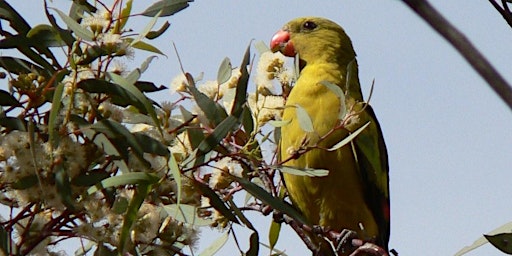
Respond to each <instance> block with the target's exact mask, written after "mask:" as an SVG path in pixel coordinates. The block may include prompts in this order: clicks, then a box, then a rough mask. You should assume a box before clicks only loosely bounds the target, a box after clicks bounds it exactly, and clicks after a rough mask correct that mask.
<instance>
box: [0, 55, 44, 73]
mask: <svg viewBox="0 0 512 256" xmlns="http://www.w3.org/2000/svg"><path fill="white" fill-rule="evenodd" d="M0 67H1V68H3V69H5V70H6V71H8V72H9V73H13V74H16V75H19V74H27V73H30V72H33V70H35V71H36V72H37V73H38V74H47V72H46V70H45V69H43V68H42V67H40V66H39V65H37V64H34V63H32V62H28V61H26V60H24V59H20V58H15V57H3V56H0Z"/></svg>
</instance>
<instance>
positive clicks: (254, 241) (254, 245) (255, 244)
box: [245, 230, 260, 256]
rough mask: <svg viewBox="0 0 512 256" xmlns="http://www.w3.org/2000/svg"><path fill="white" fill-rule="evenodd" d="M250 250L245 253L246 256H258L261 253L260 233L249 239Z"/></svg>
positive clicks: (255, 233)
mask: <svg viewBox="0 0 512 256" xmlns="http://www.w3.org/2000/svg"><path fill="white" fill-rule="evenodd" d="M249 242H250V243H249V250H248V251H247V252H246V253H245V255H246V256H258V255H259V251H260V236H259V235H258V232H256V230H254V232H253V233H252V234H251V236H250V237H249Z"/></svg>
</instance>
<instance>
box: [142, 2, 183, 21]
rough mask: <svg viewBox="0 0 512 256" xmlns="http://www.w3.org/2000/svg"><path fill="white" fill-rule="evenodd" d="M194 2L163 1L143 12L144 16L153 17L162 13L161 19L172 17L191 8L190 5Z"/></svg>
mask: <svg viewBox="0 0 512 256" xmlns="http://www.w3.org/2000/svg"><path fill="white" fill-rule="evenodd" d="M190 2H193V0H161V1H158V2H156V3H154V4H152V5H151V6H149V7H148V8H147V9H146V10H144V11H143V12H142V15H144V16H148V17H153V16H155V15H156V14H157V13H159V12H161V13H160V16H161V17H166V16H171V15H173V14H175V13H177V12H179V11H181V10H183V9H185V8H187V7H188V6H189V3H190Z"/></svg>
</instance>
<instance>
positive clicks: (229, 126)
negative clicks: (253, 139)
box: [197, 116, 238, 155]
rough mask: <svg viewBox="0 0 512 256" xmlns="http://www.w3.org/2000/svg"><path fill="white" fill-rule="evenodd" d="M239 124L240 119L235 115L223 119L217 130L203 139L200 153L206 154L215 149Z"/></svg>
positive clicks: (199, 147)
mask: <svg viewBox="0 0 512 256" xmlns="http://www.w3.org/2000/svg"><path fill="white" fill-rule="evenodd" d="M237 124H238V120H237V119H236V118H235V117H234V116H228V117H227V118H226V119H224V121H222V122H221V123H220V124H219V126H217V127H216V128H215V130H214V131H213V132H212V133H211V134H209V135H208V136H206V138H204V140H203V141H201V143H200V144H199V146H198V147H197V148H198V154H201V155H203V154H206V153H208V152H210V151H211V150H213V149H214V148H215V147H217V145H219V143H220V142H221V141H222V140H223V139H224V138H225V137H226V135H227V134H228V133H229V132H230V131H232V130H233V128H234V127H235V126H236V125H237Z"/></svg>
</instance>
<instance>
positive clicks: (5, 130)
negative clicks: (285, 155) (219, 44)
mask: <svg viewBox="0 0 512 256" xmlns="http://www.w3.org/2000/svg"><path fill="white" fill-rule="evenodd" d="M189 2H191V1H190V0H161V1H157V2H154V3H153V4H152V5H150V6H149V7H148V8H147V9H146V10H143V11H142V12H139V13H135V12H134V11H133V10H132V1H131V0H127V1H119V0H117V1H113V4H112V5H110V6H109V5H107V4H105V3H103V2H102V1H73V3H72V5H71V9H70V10H69V14H66V13H64V12H63V11H62V10H59V9H57V8H52V7H49V6H48V5H47V3H46V2H45V10H44V11H45V13H46V17H47V18H48V21H49V24H40V25H36V26H33V27H32V26H30V25H29V24H28V23H27V22H26V21H25V20H24V19H23V17H22V16H21V15H20V14H19V13H18V12H17V11H16V10H14V9H13V8H12V7H11V6H10V5H9V4H8V3H7V2H6V1H0V21H5V22H6V23H7V22H8V24H9V28H8V30H5V29H4V27H0V34H1V35H2V36H3V39H2V40H0V48H2V49H11V51H10V53H14V54H12V56H8V55H2V56H0V67H1V68H2V69H3V70H4V71H5V72H2V73H1V75H2V76H1V78H2V79H6V81H7V85H8V86H7V87H8V90H0V106H2V108H1V109H0V110H1V111H0V133H1V137H0V189H1V190H2V197H1V201H0V202H1V203H2V204H3V207H5V208H7V209H8V210H9V213H10V214H9V216H2V217H1V219H0V222H1V224H2V225H1V228H0V251H1V254H6V255H27V254H56V252H54V251H52V248H53V247H52V246H53V245H57V244H59V243H60V242H62V241H64V240H67V239H79V241H80V243H78V244H79V246H78V248H76V251H75V254H76V255H85V254H91V253H94V255H112V254H119V255H121V254H122V255H126V254H132V255H140V254H143V255H176V254H177V255H183V254H184V252H183V250H184V248H186V247H189V248H190V250H191V251H194V250H195V246H196V245H197V240H198V230H199V229H200V228H201V227H204V226H211V227H217V228H218V229H219V230H220V231H222V232H223V234H222V235H220V237H219V238H218V239H216V241H214V242H213V243H212V245H211V246H210V247H209V248H207V249H206V250H205V251H204V252H202V254H201V255H212V254H214V253H215V252H216V251H217V250H218V249H219V248H220V247H222V246H223V244H224V243H225V242H226V240H227V238H228V237H229V235H233V236H235V235H234V232H233V229H232V227H233V225H241V226H244V227H246V228H248V229H249V230H251V231H252V234H251V235H250V237H249V240H250V241H249V244H250V246H249V248H247V249H241V248H240V246H238V248H239V250H240V253H241V254H242V253H245V254H246V255H258V251H259V245H260V240H261V238H260V235H259V233H258V231H257V230H256V228H255V227H254V226H253V224H252V223H251V221H250V219H249V218H248V217H247V216H246V213H247V212H248V211H256V212H260V213H262V214H265V215H268V214H270V213H271V212H272V211H275V213H281V214H285V215H286V216H287V217H290V218H291V219H292V220H293V221H296V222H297V223H296V224H295V226H294V227H296V229H298V230H299V231H298V232H300V229H301V227H307V226H304V224H307V223H305V222H304V220H303V218H302V216H301V215H300V214H299V213H298V212H297V211H296V210H294V208H293V207H292V206H291V205H290V204H289V203H287V202H285V201H284V200H283V198H284V195H285V192H284V191H285V190H284V189H282V187H283V186H282V184H281V181H280V177H279V172H278V170H279V171H283V172H289V173H294V174H296V175H308V176H325V175H327V170H315V169H311V168H306V169H297V168H293V167H283V166H281V164H282V163H283V162H285V161H287V160H286V159H283V160H280V159H278V157H277V154H276V153H277V152H276V149H277V146H276V144H277V143H276V142H277V141H278V140H279V127H281V126H283V125H286V124H287V121H286V120H281V113H282V110H283V108H284V102H285V100H286V96H287V94H288V93H289V91H290V89H291V87H292V86H293V84H294V81H295V74H296V70H291V69H289V68H287V67H286V65H285V59H284V56H282V55H280V54H278V53H271V52H270V51H269V49H268V48H267V46H265V45H264V44H263V43H256V44H255V48H256V49H257V50H258V52H259V59H258V64H257V66H256V67H255V68H254V69H255V71H254V73H255V75H254V79H253V81H254V84H255V92H251V90H250V89H249V81H250V79H249V77H250V73H251V71H252V70H253V67H252V63H253V61H252V60H251V53H250V48H247V51H246V52H245V54H244V57H243V61H242V63H241V64H240V65H239V66H238V67H236V68H233V66H232V64H231V62H230V60H229V59H228V58H226V59H225V60H223V61H222V63H221V65H220V67H219V71H218V75H217V80H216V81H201V79H199V78H196V77H193V76H192V75H191V74H189V73H186V72H184V73H183V74H181V75H179V76H178V77H176V78H174V79H173V81H172V82H171V88H170V90H171V91H172V92H173V93H174V96H175V97H174V98H175V100H173V101H170V102H162V103H157V102H154V101H153V100H151V99H150V98H148V96H147V94H148V93H152V92H158V91H162V90H166V89H168V88H166V87H165V86H158V85H155V84H154V83H153V82H150V81H143V80H141V74H142V73H143V72H145V71H146V70H147V69H149V68H151V67H150V65H151V61H152V60H153V59H154V58H155V56H151V57H149V58H147V59H146V60H145V61H143V62H142V63H141V64H140V66H139V67H138V68H135V69H133V70H127V67H126V65H125V64H124V62H127V61H130V60H133V56H134V54H135V53H136V52H138V51H146V52H150V53H152V54H158V55H163V52H162V51H161V50H159V49H158V48H156V47H155V46H153V45H152V44H151V43H149V41H150V40H154V39H157V38H158V37H159V36H161V35H162V34H163V33H165V32H166V30H167V28H169V23H168V22H164V23H163V25H161V26H160V28H156V29H155V28H154V27H155V25H156V24H157V22H158V21H159V18H161V17H164V16H170V15H173V14H175V13H176V12H179V11H181V10H183V9H184V8H186V7H188V5H189ZM135 16H145V17H148V18H147V19H149V20H148V21H147V22H148V25H147V26H146V27H145V28H144V29H143V30H142V31H139V32H138V33H135V32H133V31H132V29H130V28H129V27H128V25H129V24H130V22H129V21H131V20H133V17H135ZM12 50H14V51H12ZM62 53H63V54H62ZM325 86H327V87H332V86H331V85H329V84H328V83H326V84H325ZM333 90H334V91H333V92H335V93H336V90H335V88H334V89H333ZM338 96H339V97H340V98H343V97H344V96H343V95H342V94H341V95H338ZM342 102H344V101H342ZM342 105H343V104H342ZM297 108H300V106H297ZM340 108H341V109H343V115H341V116H340V120H341V121H342V122H341V123H342V124H343V123H344V122H343V119H345V122H348V120H350V119H351V118H352V117H354V115H357V113H354V112H353V111H352V110H351V109H348V110H347V109H346V108H345V106H344V105H343V106H340ZM303 112H304V113H302V114H301V115H300V116H299V117H298V118H300V119H301V123H302V124H303V126H304V127H303V129H305V130H306V131H309V132H314V130H313V128H312V127H311V125H310V124H309V123H308V122H311V121H310V118H309V116H308V113H307V112H305V111H303ZM340 128H343V126H340V127H337V128H336V129H340ZM362 129H364V127H363V128H360V129H359V130H358V131H356V132H354V133H353V134H352V135H351V136H349V137H348V138H346V139H344V140H342V141H341V142H340V143H339V144H338V145H336V146H335V147H341V146H343V145H345V144H346V143H349V142H350V140H351V139H353V137H355V136H356V135H357V133H358V132H360V131H361V130H362ZM311 149H312V148H311V147H310V148H301V149H300V150H298V151H297V154H296V155H295V156H297V157H298V156H299V155H300V154H302V153H304V152H306V151H308V150H311ZM328 150H329V149H328ZM243 191H245V192H247V193H248V194H247V195H248V196H246V199H245V201H244V202H239V201H240V200H235V195H237V194H239V193H240V192H243ZM238 198H240V197H238ZM275 216H279V214H275ZM280 220H282V219H280V218H276V222H273V223H272V226H271V229H270V231H269V234H268V237H269V240H270V241H269V245H268V247H270V249H271V250H273V249H274V248H273V247H274V246H275V244H276V242H277V239H278V236H279V232H280ZM235 238H236V237H235ZM235 240H236V239H235ZM274 252H275V253H276V254H281V253H282V252H279V251H278V250H274Z"/></svg>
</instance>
